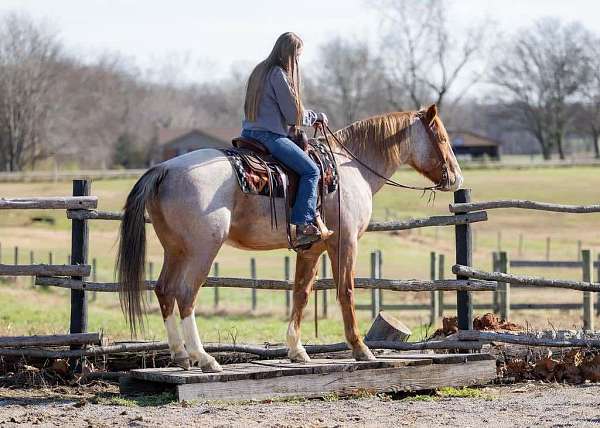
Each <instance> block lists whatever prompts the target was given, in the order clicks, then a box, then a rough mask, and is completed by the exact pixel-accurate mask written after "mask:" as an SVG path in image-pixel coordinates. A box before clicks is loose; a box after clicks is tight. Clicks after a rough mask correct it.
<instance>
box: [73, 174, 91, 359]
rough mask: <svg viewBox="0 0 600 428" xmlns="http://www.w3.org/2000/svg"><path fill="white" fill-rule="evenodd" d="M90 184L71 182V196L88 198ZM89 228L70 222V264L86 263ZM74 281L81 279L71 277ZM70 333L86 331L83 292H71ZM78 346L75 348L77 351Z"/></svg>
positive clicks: (79, 222) (85, 310) (86, 182)
mask: <svg viewBox="0 0 600 428" xmlns="http://www.w3.org/2000/svg"><path fill="white" fill-rule="evenodd" d="M90 189H91V183H90V181H88V180H73V196H89V195H90ZM88 243H89V228H88V224H87V220H71V264H74V265H84V264H86V263H87V257H88ZM72 278H73V279H75V280H81V279H83V278H82V277H81V276H73V277H72ZM69 331H70V332H71V333H85V332H86V331H87V300H86V296H85V290H71V326H70V329H69ZM78 347H79V346H75V348H74V349H77V348H78Z"/></svg>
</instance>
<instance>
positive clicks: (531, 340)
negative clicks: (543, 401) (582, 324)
mask: <svg viewBox="0 0 600 428" xmlns="http://www.w3.org/2000/svg"><path fill="white" fill-rule="evenodd" d="M458 340H459V341H468V340H475V341H478V342H488V343H489V342H502V343H512V344H515V345H525V346H548V347H557V348H569V347H589V348H599V347H600V339H551V338H539V337H534V336H529V335H526V334H514V333H495V332H487V331H477V330H459V331H458Z"/></svg>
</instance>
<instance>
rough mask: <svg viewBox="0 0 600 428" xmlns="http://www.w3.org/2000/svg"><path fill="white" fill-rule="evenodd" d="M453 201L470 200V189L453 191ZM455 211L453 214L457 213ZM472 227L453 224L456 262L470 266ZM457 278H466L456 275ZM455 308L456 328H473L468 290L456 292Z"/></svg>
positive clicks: (471, 261) (471, 258) (471, 305)
mask: <svg viewBox="0 0 600 428" xmlns="http://www.w3.org/2000/svg"><path fill="white" fill-rule="evenodd" d="M454 202H455V203H457V204H459V203H465V202H471V190H470V189H460V190H457V191H456V192H454ZM459 214H460V213H456V214H455V215H459ZM472 238H473V237H472V228H471V225H470V224H468V223H467V224H457V225H456V226H455V240H456V242H455V244H456V264H459V265H464V266H471V265H472V264H473V253H472V249H473V248H472ZM456 278H457V279H468V278H467V277H465V276H461V275H457V276H456ZM456 306H457V308H456V310H457V315H458V328H459V329H460V330H471V329H472V328H473V302H472V300H471V293H470V292H469V291H457V292H456Z"/></svg>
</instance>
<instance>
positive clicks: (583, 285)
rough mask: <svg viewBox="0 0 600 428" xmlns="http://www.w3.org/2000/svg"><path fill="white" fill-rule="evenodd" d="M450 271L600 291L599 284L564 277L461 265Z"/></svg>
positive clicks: (500, 280)
mask: <svg viewBox="0 0 600 428" xmlns="http://www.w3.org/2000/svg"><path fill="white" fill-rule="evenodd" d="M452 272H454V273H455V274H457V275H458V274H460V275H462V276H465V277H470V278H477V279H483V280H488V281H498V282H508V283H510V284H519V285H521V286H524V287H525V286H526V287H552V288H567V289H570V290H580V291H600V284H598V283H591V282H582V281H569V280H565V279H545V278H540V277H536V276H526V275H512V274H507V273H501V272H485V271H481V270H477V269H473V268H471V267H469V266H462V265H454V266H452Z"/></svg>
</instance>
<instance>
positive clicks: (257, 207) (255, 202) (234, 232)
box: [227, 190, 288, 250]
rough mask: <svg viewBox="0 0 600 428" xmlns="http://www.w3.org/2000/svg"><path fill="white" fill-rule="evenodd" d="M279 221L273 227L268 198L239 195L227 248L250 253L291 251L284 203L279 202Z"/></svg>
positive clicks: (277, 200)
mask: <svg viewBox="0 0 600 428" xmlns="http://www.w3.org/2000/svg"><path fill="white" fill-rule="evenodd" d="M275 207H276V212H277V227H275V219H273V224H271V209H270V204H269V198H268V197H266V196H258V195H247V194H244V193H242V192H241V190H240V191H239V194H238V197H237V198H236V203H235V208H234V211H233V215H232V217H231V227H230V229H229V238H228V240H227V244H229V245H231V246H233V247H236V248H242V249H247V250H273V249H277V248H287V246H288V242H287V232H286V218H285V211H284V201H283V199H275Z"/></svg>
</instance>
